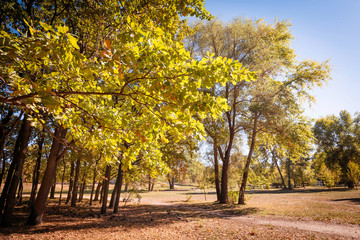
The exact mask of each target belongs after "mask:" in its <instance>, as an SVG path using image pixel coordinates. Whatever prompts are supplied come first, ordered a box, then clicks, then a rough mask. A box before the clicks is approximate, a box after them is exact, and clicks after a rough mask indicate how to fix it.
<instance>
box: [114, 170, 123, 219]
mask: <svg viewBox="0 0 360 240" xmlns="http://www.w3.org/2000/svg"><path fill="white" fill-rule="evenodd" d="M121 167H122V164H121V163H120V164H119V170H118V176H117V178H116V182H118V184H117V188H116V198H115V205H114V213H118V211H119V202H120V194H121V187H122V183H123V171H122V169H121Z"/></svg>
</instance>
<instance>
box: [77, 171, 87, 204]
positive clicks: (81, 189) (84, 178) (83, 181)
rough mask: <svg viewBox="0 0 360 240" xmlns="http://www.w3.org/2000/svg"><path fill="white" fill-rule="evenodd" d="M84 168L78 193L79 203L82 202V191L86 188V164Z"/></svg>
mask: <svg viewBox="0 0 360 240" xmlns="http://www.w3.org/2000/svg"><path fill="white" fill-rule="evenodd" d="M84 167H85V169H84V175H83V179H82V184H81V188H80V193H79V202H81V201H82V200H83V197H84V191H85V188H86V176H87V169H86V164H85V166H84Z"/></svg>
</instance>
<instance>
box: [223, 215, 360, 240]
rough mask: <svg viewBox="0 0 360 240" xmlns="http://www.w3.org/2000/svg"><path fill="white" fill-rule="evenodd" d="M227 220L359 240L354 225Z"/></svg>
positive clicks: (359, 232)
mask: <svg viewBox="0 0 360 240" xmlns="http://www.w3.org/2000/svg"><path fill="white" fill-rule="evenodd" d="M229 218H230V219H232V220H235V221H239V222H243V223H251V224H258V225H270V226H278V227H284V228H296V229H300V230H306V231H313V232H319V233H326V234H332V235H339V236H344V237H352V238H355V239H360V226H356V225H343V224H334V223H324V222H316V221H300V220H297V221H294V220H289V219H273V218H270V217H258V216H240V217H234V216H230V217H229Z"/></svg>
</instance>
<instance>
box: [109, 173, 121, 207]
mask: <svg viewBox="0 0 360 240" xmlns="http://www.w3.org/2000/svg"><path fill="white" fill-rule="evenodd" d="M118 185H119V181H118V178H117V177H116V181H115V186H114V189H113V191H112V193H111V198H110V203H109V208H110V209H112V208H114V202H115V196H116V191H117V189H118Z"/></svg>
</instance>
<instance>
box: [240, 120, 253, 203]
mask: <svg viewBox="0 0 360 240" xmlns="http://www.w3.org/2000/svg"><path fill="white" fill-rule="evenodd" d="M257 120H258V119H257V116H256V115H255V118H254V126H253V132H252V136H251V145H250V149H249V154H248V157H247V159H246V164H245V168H244V174H243V178H242V182H241V186H240V191H239V201H238V204H245V190H246V184H247V179H248V176H249V170H250V163H251V158H252V155H253V152H254V149H255V141H256V133H257Z"/></svg>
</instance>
